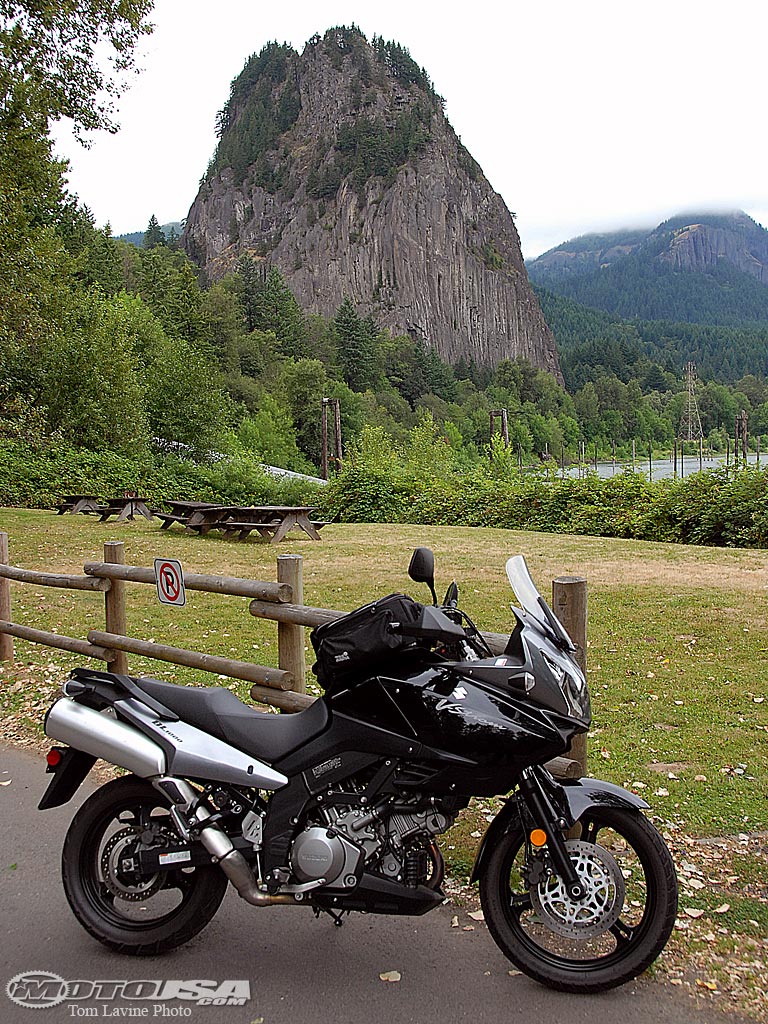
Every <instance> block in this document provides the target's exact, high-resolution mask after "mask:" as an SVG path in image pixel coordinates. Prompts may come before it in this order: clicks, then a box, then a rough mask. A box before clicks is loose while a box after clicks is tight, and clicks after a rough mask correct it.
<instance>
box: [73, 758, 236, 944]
mask: <svg viewBox="0 0 768 1024" xmlns="http://www.w3.org/2000/svg"><path fill="white" fill-rule="evenodd" d="M140 844H143V845H144V847H145V848H146V846H147V845H149V846H155V845H160V846H162V845H164V844H165V845H168V844H170V845H178V844H179V838H178V836H177V835H176V833H175V831H174V829H173V826H172V824H171V819H170V815H169V813H168V805H167V804H166V803H165V801H164V800H163V798H162V797H161V796H160V794H159V793H158V792H157V790H155V789H154V787H153V786H152V785H151V784H150V783H148V782H145V781H143V780H142V779H137V778H135V777H134V776H132V775H128V776H125V777H123V778H120V779H115V780H114V781H113V782H108V783H107V784H106V785H105V786H102V787H101V789H99V790H97V791H96V792H95V793H94V794H93V796H91V797H89V798H88V800H86V802H85V803H84V804H83V806H82V807H81V808H80V810H79V811H78V812H77V814H76V815H75V817H74V818H73V819H72V824H71V825H70V827H69V831H68V832H67V836H66V839H65V840H64V850H63V852H62V880H63V882H64V892H65V894H66V897H67V900H68V901H69V905H70V907H71V908H72V911H73V913H74V915H75V917H76V918H77V919H78V921H79V922H80V924H81V925H82V926H83V927H84V928H85V930H86V931H87V932H89V933H90V934H91V935H92V936H93V937H94V938H95V939H98V940H99V942H102V943H103V944H104V945H105V946H109V948H110V949H114V950H116V951H117V952H119V953H129V954H132V955H134V956H150V955H154V954H156V953H163V952H166V951H167V950H169V949H174V948H175V947H176V946H180V945H182V943H184V942H187V941H188V940H189V939H191V938H192V936H193V935H196V934H197V933H198V932H199V931H201V930H202V929H203V928H204V927H205V926H206V925H207V924H208V922H209V921H210V920H211V918H212V917H213V915H214V914H215V913H216V911H217V910H218V908H219V905H220V903H221V901H222V899H223V898H224V893H225V892H226V889H227V878H226V875H225V874H224V872H223V871H222V870H221V868H219V867H213V866H211V867H208V866H205V867H195V868H183V867H182V868H179V869H177V870H174V871H166V872H158V873H157V874H155V875H145V876H139V875H131V876H127V875H125V874H122V873H121V868H120V864H121V857H130V856H131V855H132V854H133V852H134V851H135V850H137V849H139V847H140Z"/></svg>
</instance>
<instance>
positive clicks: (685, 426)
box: [680, 363, 704, 441]
mask: <svg viewBox="0 0 768 1024" xmlns="http://www.w3.org/2000/svg"><path fill="white" fill-rule="evenodd" d="M685 383H686V387H687V391H688V397H687V401H686V403H685V411H684V412H683V418H682V419H681V420H680V438H681V440H683V441H702V440H703V439H704V431H703V430H702V429H701V417H700V416H699V403H698V402H697V401H696V383H697V380H696V364H695V363H686V367H685Z"/></svg>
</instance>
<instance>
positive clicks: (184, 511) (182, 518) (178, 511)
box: [155, 500, 213, 530]
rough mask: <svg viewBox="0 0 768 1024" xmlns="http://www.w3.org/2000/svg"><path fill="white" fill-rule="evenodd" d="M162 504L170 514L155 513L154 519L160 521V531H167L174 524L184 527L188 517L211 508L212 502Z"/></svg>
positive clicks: (167, 502)
mask: <svg viewBox="0 0 768 1024" xmlns="http://www.w3.org/2000/svg"><path fill="white" fill-rule="evenodd" d="M163 504H165V505H168V506H169V508H170V510H171V511H170V512H155V518H157V519H161V520H162V522H161V524H160V529H161V530H167V529H168V528H169V527H171V526H173V525H174V523H181V524H182V526H186V525H187V522H188V521H189V519H190V517H191V516H192V514H193V513H194V512H197V510H198V509H201V508H212V507H213V502H210V501H169V500H166V501H164V502H163Z"/></svg>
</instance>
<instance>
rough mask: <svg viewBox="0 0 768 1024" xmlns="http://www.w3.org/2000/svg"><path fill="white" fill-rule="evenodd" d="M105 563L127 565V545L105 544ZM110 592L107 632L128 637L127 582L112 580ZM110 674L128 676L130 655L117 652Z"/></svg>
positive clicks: (106, 595) (106, 607)
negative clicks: (126, 611)
mask: <svg viewBox="0 0 768 1024" xmlns="http://www.w3.org/2000/svg"><path fill="white" fill-rule="evenodd" d="M104 561H105V562H113V563H114V564H116V565H125V544H124V543H123V542H122V541H121V540H108V541H105V543H104ZM110 583H111V586H110V588H109V590H107V591H105V592H104V611H105V618H106V623H107V625H106V632H107V633H118V634H119V635H120V636H127V635H128V622H127V618H126V613H125V580H111V581H110ZM108 668H109V671H110V672H116V673H118V675H127V674H128V655H127V654H126V653H125V651H115V658H114V660H113V661H111V662H109V663H108Z"/></svg>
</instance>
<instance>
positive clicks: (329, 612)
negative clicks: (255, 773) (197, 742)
mask: <svg viewBox="0 0 768 1024" xmlns="http://www.w3.org/2000/svg"><path fill="white" fill-rule="evenodd" d="M11 581H14V582H16V583H31V584H33V585H34V586H38V587H57V588H64V589H68V590H87V591H93V592H95V593H101V594H103V595H104V623H105V628H104V629H103V630H99V629H91V630H89V631H88V634H87V637H86V639H85V640H83V639H78V638H76V637H69V636H64V635H62V634H61V633H53V632H48V631H47V630H42V629H35V628H32V627H30V626H25V625H22V624H20V623H15V622H13V619H12V609H11V592H10V584H11ZM127 583H144V584H150V585H152V586H153V587H154V586H156V576H155V570H154V568H148V567H144V566H137V565H126V564H125V548H124V544H123V542H122V541H108V542H107V543H105V545H104V561H103V562H86V563H85V565H84V566H83V575H82V576H80V575H71V574H64V573H53V572H41V571H38V570H34V569H21V568H19V567H17V566H14V565H11V564H10V561H9V547H8V534H7V533H3V532H2V531H0V661H9V660H12V659H13V654H14V651H13V639H14V637H17V638H19V639H21V640H26V641H30V642H32V643H38V644H43V645H45V646H46V647H53V648H56V649H59V650H64V651H71V652H72V653H73V654H79V655H82V656H85V657H87V658H94V659H96V660H97V661H103V662H105V663H106V666H107V668H108V669H109V670H110V671H113V672H120V673H127V672H128V657H127V656H128V654H137V655H141V656H143V657H147V658H154V659H157V660H159V661H166V662H170V663H172V664H174V665H184V666H187V667H189V668H196V669H200V670H202V671H205V672H215V673H217V674H218V675H223V676H227V677H229V678H232V679H243V680H246V681H247V682H250V683H252V686H251V697H252V698H253V700H255V701H257V702H259V703H262V704H269V705H271V706H273V707H277V708H280V709H281V710H283V711H302V710H304V708H306V707H308V706H309V705H310V704H311V703H312V701H313V700H314V697H312V696H311V695H309V694H308V693H307V692H306V659H305V656H304V643H305V637H304V630H305V628H306V627H314V626H318V625H320V624H321V623H324V622H332V621H334V620H335V619H338V618H340V617H341V616H342V615H345V614H346V612H344V611H339V610H336V609H332V608H313V607H311V606H309V605H305V604H304V588H303V559H302V557H301V555H278V556H277V580H276V582H266V581H263V580H247V579H241V578H240V577H237V576H209V575H204V574H201V573H191V572H185V573H184V586H185V588H186V589H187V590H199V591H205V592H208V593H216V594H228V595H230V596H235V597H249V598H251V601H250V605H249V610H250V613H251V615H253V616H255V617H256V618H260V619H271V620H272V621H274V622H276V623H277V645H278V667H277V668H273V667H270V666H267V665H256V664H253V663H252V662H245V661H237V660H235V659H233V658H224V657H220V656H218V655H214V654H206V653H204V652H202V651H191V650H187V649H185V648H181V647H171V646H169V645H167V644H161V643H156V642H155V641H154V640H141V639H139V638H137V637H132V636H130V635H129V634H128V622H127V609H126V592H125V587H126V584H127ZM552 588H553V605H554V609H555V612H556V614H557V615H558V617H559V618H560V620H561V621H562V622H563V624H564V625H565V627H566V629H567V630H568V632H569V633H570V635H571V636H572V637H573V639H574V642H575V643H576V644H577V647H578V648H579V655H580V658H581V663H582V667H584V668H585V667H586V666H585V664H584V652H585V651H586V621H587V605H586V581H585V580H584V579H583V578H581V577H560V578H559V579H556V580H554V581H553V585H552ZM483 636H484V637H485V639H486V640H487V642H488V643H489V646H490V647H491V650H492V651H493V652H494V653H501V652H502V651H503V650H504V648H505V646H506V643H507V640H508V635H507V634H503V635H502V634H497V633H484V634H483ZM577 739H578V740H580V741H581V740H582V739H583V738H582V737H578V738H577ZM571 756H572V758H575V759H577V760H575V761H571V762H570V763H568V764H567V763H566V761H565V759H555V762H553V763H551V764H552V765H553V767H554V768H555V769H556V770H557V773H558V774H560V775H570V776H574V775H577V774H582V772H583V770H585V766H586V745H585V744H584V743H579V744H578V745H576V744H574V747H573V748H572V751H571Z"/></svg>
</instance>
